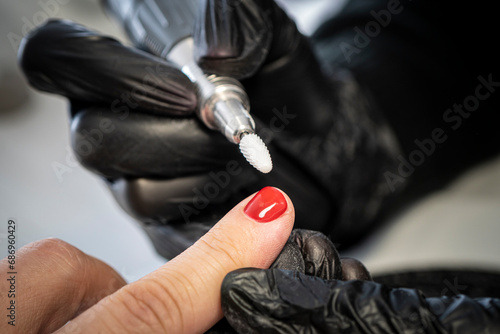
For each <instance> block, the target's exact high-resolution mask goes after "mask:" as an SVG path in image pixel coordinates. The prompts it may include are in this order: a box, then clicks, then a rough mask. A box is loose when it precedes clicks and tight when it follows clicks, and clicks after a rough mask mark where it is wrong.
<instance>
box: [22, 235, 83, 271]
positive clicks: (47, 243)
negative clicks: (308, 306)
mask: <svg viewBox="0 0 500 334" xmlns="http://www.w3.org/2000/svg"><path fill="white" fill-rule="evenodd" d="M23 251H24V252H23V253H24V254H25V255H26V257H31V256H36V257H38V258H42V259H43V262H44V263H45V265H46V266H47V267H48V268H50V270H51V271H52V272H54V271H56V272H57V273H58V274H59V275H61V276H64V277H65V278H68V276H73V277H74V278H75V279H76V278H78V277H79V275H80V274H81V273H82V271H83V270H84V269H85V268H86V265H87V261H86V260H87V255H85V254H84V253H83V252H82V251H80V250H79V249H78V248H76V247H75V246H73V245H71V244H69V243H67V242H65V241H63V240H60V239H57V238H48V239H43V240H39V241H35V242H32V243H30V244H28V245H26V246H25V247H24V250H23Z"/></svg>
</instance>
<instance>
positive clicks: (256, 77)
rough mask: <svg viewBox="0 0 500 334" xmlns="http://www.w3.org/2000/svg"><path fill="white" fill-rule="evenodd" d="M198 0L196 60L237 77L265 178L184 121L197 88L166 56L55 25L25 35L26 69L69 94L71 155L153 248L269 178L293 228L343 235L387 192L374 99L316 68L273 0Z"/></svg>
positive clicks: (172, 249)
mask: <svg viewBox="0 0 500 334" xmlns="http://www.w3.org/2000/svg"><path fill="white" fill-rule="evenodd" d="M201 3H202V4H201V6H202V7H201V9H200V11H199V13H200V15H199V17H198V21H197V24H196V29H195V34H194V36H195V48H196V51H195V56H196V58H197V59H198V61H199V63H200V65H201V66H202V67H203V68H205V69H206V70H207V71H208V72H214V73H218V74H224V75H231V76H234V77H235V78H237V79H240V80H242V83H243V84H244V86H245V88H246V90H247V92H248V95H249V97H250V99H251V106H252V109H251V112H252V114H253V116H254V118H255V119H256V121H257V133H258V134H259V135H260V136H261V137H263V138H264V139H265V140H266V141H267V142H268V143H269V144H268V146H269V148H270V152H271V156H272V158H273V162H274V170H273V172H272V173H270V174H268V175H263V174H261V173H259V172H257V171H256V170H254V169H253V168H252V167H251V166H249V165H248V164H247V162H246V161H244V159H243V158H242V156H241V154H240V153H239V151H238V147H237V146H236V145H234V144H231V143H229V142H228V141H227V140H226V139H225V138H224V137H223V136H222V135H221V134H220V133H218V132H214V131H211V130H208V129H207V128H206V127H205V126H204V125H203V124H202V123H201V122H200V121H199V120H198V119H197V118H196V117H194V115H193V111H194V109H195V106H196V104H197V100H196V95H195V90H194V87H193V85H192V84H191V83H190V82H189V80H188V79H187V78H186V77H185V76H184V75H183V74H182V73H181V72H180V71H179V70H178V69H177V68H176V67H175V66H173V65H172V64H169V63H168V62H166V61H164V60H162V59H159V58H156V57H154V56H152V55H149V54H147V53H145V52H142V51H139V50H137V49H133V48H127V47H125V46H123V45H121V44H120V43H119V42H117V41H116V40H114V39H112V38H109V37H104V36H102V35H100V34H98V33H95V32H92V31H89V30H87V29H86V28H84V27H82V26H79V25H76V24H74V23H71V22H67V21H51V22H49V23H47V24H46V25H44V26H42V27H40V28H38V29H37V30H35V31H34V32H32V33H31V34H29V35H28V36H27V37H26V39H25V40H24V43H23V46H22V47H21V49H20V56H19V57H20V63H21V66H22V69H23V71H24V73H25V74H26V76H27V77H28V79H29V81H30V83H31V85H32V86H34V87H35V88H37V89H40V90H43V91H47V92H51V93H56V94H60V95H63V96H66V97H67V98H69V99H70V101H71V115H72V121H71V139H72V145H73V149H74V151H75V153H76V156H77V158H78V159H79V161H80V162H81V163H82V164H83V165H84V166H85V167H86V168H88V169H89V170H91V171H92V172H94V173H96V174H98V175H100V176H101V177H102V178H104V179H105V180H106V181H107V184H108V186H109V188H110V189H111V191H112V192H113V194H114V196H115V198H116V199H117V201H118V202H119V203H120V205H121V206H122V207H123V208H124V209H125V210H126V211H127V212H128V213H130V214H131V215H132V216H134V217H136V218H137V219H138V220H139V221H140V222H142V223H143V225H144V227H145V230H146V231H147V233H148V234H149V235H150V237H151V238H152V240H153V242H154V244H155V247H156V249H157V250H158V251H159V253H160V254H162V255H163V256H165V257H167V258H171V257H173V256H175V255H177V254H178V253H180V252H181V251H182V250H184V249H185V248H187V247H188V246H190V245H191V244H192V243H193V242H194V241H195V240H197V239H198V238H199V237H200V236H201V235H203V234H204V233H205V232H206V231H207V230H208V229H209V228H210V227H211V226H212V225H213V224H214V223H215V222H216V221H217V220H218V219H219V218H220V217H221V216H222V215H223V214H225V213H226V212H227V211H228V210H229V209H230V208H231V207H232V206H233V205H234V204H236V203H237V202H239V201H240V200H241V199H242V198H244V197H245V196H248V195H250V194H251V193H253V192H255V191H258V190H259V189H261V188H262V187H264V186H268V185H272V186H276V187H279V188H281V189H283V190H284V191H285V192H286V193H287V194H288V195H289V196H290V197H291V199H292V200H293V202H294V205H295V210H296V224H295V226H296V227H307V228H308V229H313V230H320V231H323V232H324V233H326V234H328V235H332V236H335V238H336V239H335V242H338V243H342V244H346V243H349V242H352V241H353V240H355V239H356V238H357V237H358V236H359V235H360V234H362V233H363V232H364V231H366V229H367V227H368V226H369V225H370V223H371V222H372V220H373V218H374V216H375V214H376V213H377V211H378V208H379V207H380V205H381V202H382V201H383V200H384V198H386V196H387V195H388V193H389V190H388V188H387V185H386V183H385V179H384V176H383V175H384V172H385V171H386V170H387V169H388V168H389V167H388V166H389V165H390V164H392V163H393V162H394V161H396V159H394V158H393V157H392V156H393V155H395V153H394V152H395V151H396V145H395V143H394V142H392V141H391V140H390V138H391V135H390V131H388V130H387V127H386V126H385V123H384V122H383V121H382V120H381V119H380V117H379V116H378V114H377V111H376V107H375V105H374V104H373V103H370V102H369V99H368V96H367V95H366V94H364V93H363V92H362V91H361V89H360V87H359V86H358V85H357V83H356V82H355V81H354V80H353V79H352V78H351V77H350V76H349V75H343V76H342V78H337V79H333V78H326V77H325V76H324V75H323V74H322V72H321V71H320V68H319V66H318V64H317V62H316V59H315V57H314V55H313V53H312V51H311V49H310V48H309V45H308V42H307V40H306V39H305V38H304V37H303V36H302V35H301V34H300V33H299V32H298V31H297V29H296V26H295V24H294V23H293V22H292V21H291V20H290V19H289V18H288V17H287V15H286V14H285V13H284V12H283V11H282V10H281V9H280V8H279V7H278V6H277V5H276V4H275V3H274V2H272V1H267V0H266V1H264V0H261V1H252V0H245V1H239V0H238V1H237V0H226V1H220V0H219V1H215V0H214V1H208V0H207V1H202V2H201ZM221 4H224V5H221ZM214 36H215V37H214ZM387 139H389V140H387Z"/></svg>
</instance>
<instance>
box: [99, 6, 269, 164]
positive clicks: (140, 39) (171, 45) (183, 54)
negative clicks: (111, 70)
mask: <svg viewBox="0 0 500 334" xmlns="http://www.w3.org/2000/svg"><path fill="white" fill-rule="evenodd" d="M105 3H106V5H107V7H108V9H109V10H110V11H111V13H112V14H113V15H114V16H116V17H118V19H119V20H120V21H121V23H122V24H123V25H124V27H125V29H126V31H127V33H128V35H129V36H130V38H131V39H132V40H133V41H134V42H135V43H136V45H139V46H142V47H143V48H144V49H147V50H148V51H150V52H152V53H153V54H155V55H157V56H159V57H162V58H166V59H168V60H169V61H171V62H173V63H175V64H176V65H178V66H179V67H180V68H181V70H182V72H184V74H185V75H186V76H187V77H189V79H190V80H191V81H192V82H193V83H194V84H195V85H196V87H197V89H198V100H199V103H198V110H197V115H198V117H199V118H200V119H201V120H202V121H203V123H204V124H205V125H206V126H207V127H208V128H210V129H213V130H219V131H220V132H221V133H222V134H224V136H225V137H226V138H227V139H228V140H229V141H230V142H233V143H235V144H239V146H240V151H241V153H242V154H243V156H245V158H246V159H247V161H248V162H249V163H250V164H251V165H252V166H254V167H255V168H256V169H257V170H259V171H261V172H262V173H269V172H270V171H271V170H272V168H273V165H272V161H271V156H270V154H269V151H268V149H267V147H266V145H265V144H264V142H263V141H262V139H260V138H259V136H257V134H256V133H255V122H254V120H253V119H252V117H251V116H250V114H249V110H250V103H249V100H248V96H247V94H246V92H245V90H244V88H243V86H242V85H241V84H240V83H239V82H238V81H237V80H235V79H233V78H230V77H225V76H216V75H205V73H203V71H202V70H201V68H200V67H199V66H198V65H197V64H196V62H195V61H194V57H193V48H194V45H193V38H192V32H193V27H194V23H195V15H196V11H197V1H196V0H169V1H158V0H108V1H106V2H105Z"/></svg>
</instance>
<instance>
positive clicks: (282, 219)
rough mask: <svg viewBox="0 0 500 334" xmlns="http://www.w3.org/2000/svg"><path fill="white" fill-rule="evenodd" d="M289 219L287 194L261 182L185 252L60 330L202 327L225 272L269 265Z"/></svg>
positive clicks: (217, 310) (214, 315)
mask: <svg viewBox="0 0 500 334" xmlns="http://www.w3.org/2000/svg"><path fill="white" fill-rule="evenodd" d="M293 221H294V209H293V206H292V203H291V202H290V199H289V198H288V197H287V196H286V195H284V194H283V193H282V192H281V191H279V190H277V189H275V188H270V187H267V188H264V189H263V190H261V191H260V192H259V193H258V194H257V195H255V196H254V197H253V198H247V199H246V200H244V201H243V202H241V203H240V204H238V205H237V206H236V207H235V208H233V210H231V211H230V212H229V213H228V214H227V215H226V216H225V217H224V218H222V219H221V220H220V221H219V222H218V223H217V224H216V225H215V226H214V227H213V228H212V229H211V230H210V231H209V232H208V233H207V234H206V235H205V236H203V237H202V238H201V239H200V240H199V241H198V242H196V243H195V244H194V245H193V246H192V247H190V248H189V249H188V250H186V251H185V252H184V253H182V254H181V255H179V256H178V257H176V258H174V259H173V260H171V261H170V262H168V263H167V264H165V265H164V266H163V267H161V268H160V269H158V270H157V271H155V272H153V273H151V274H149V275H148V276H146V277H144V278H143V279H141V280H139V281H136V282H134V283H132V284H130V285H128V286H126V287H124V288H122V289H121V290H119V291H118V292H116V293H115V294H113V295H111V296H109V297H107V298H105V299H103V300H102V301H101V302H99V303H98V304H97V305H95V306H94V307H92V308H91V309H89V310H87V311H86V312H84V313H83V314H82V315H80V316H79V317H77V318H76V319H74V320H73V321H72V322H71V323H70V324H68V326H66V327H64V328H63V329H62V330H61V332H62V333H65V332H67V333H69V332H70V331H72V330H74V329H78V328H80V329H84V330H85V331H86V332H89V333H97V332H106V333H107V332H112V333H199V332H204V331H206V330H207V329H209V328H210V327H211V326H212V325H213V324H215V323H216V322H217V321H218V320H219V319H220V318H221V317H222V310H221V300H220V291H221V283H222V280H223V279H224V277H225V276H226V274H227V273H229V272H231V271H233V270H235V269H238V268H245V267H255V268H268V267H269V266H270V265H271V263H272V262H273V261H274V259H275V258H276V257H277V256H278V254H279V252H280V251H281V249H282V248H283V245H284V244H285V242H286V240H287V239H288V236H289V235H290V232H291V230H292V226H293Z"/></svg>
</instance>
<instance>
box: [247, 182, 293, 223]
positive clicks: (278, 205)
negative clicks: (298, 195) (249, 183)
mask: <svg viewBox="0 0 500 334" xmlns="http://www.w3.org/2000/svg"><path fill="white" fill-rule="evenodd" d="M287 206H288V204H287V203H286V199H285V196H283V194H282V193H281V191H279V190H278V189H276V188H273V187H265V188H264V189H262V190H261V191H259V192H258V193H257V195H255V196H254V198H252V199H251V200H250V202H248V204H247V206H246V207H245V210H244V212H245V214H246V215H247V216H248V217H250V218H252V219H254V220H256V221H258V222H259V223H268V222H270V221H272V220H275V219H276V218H278V217H280V216H281V215H282V214H283V213H284V212H285V211H286V208H287Z"/></svg>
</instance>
